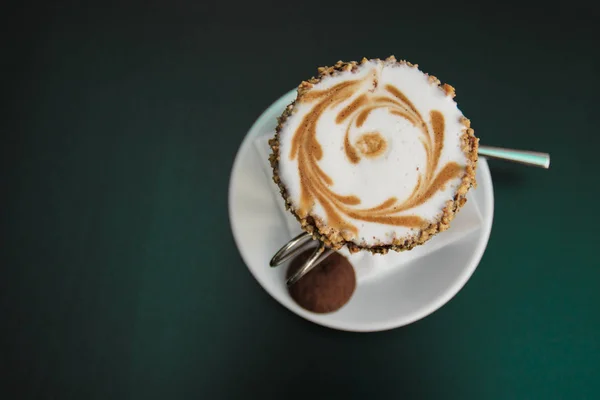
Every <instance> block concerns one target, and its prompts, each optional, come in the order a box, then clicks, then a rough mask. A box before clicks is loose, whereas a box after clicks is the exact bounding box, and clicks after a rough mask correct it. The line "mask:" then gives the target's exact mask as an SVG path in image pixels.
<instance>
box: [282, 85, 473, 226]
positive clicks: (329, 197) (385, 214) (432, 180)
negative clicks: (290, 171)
mask: <svg viewBox="0 0 600 400" xmlns="http://www.w3.org/2000/svg"><path fill="white" fill-rule="evenodd" d="M364 79H368V78H364ZM363 82H364V80H353V81H346V82H342V83H339V84H337V85H335V86H333V87H331V88H329V89H326V90H313V91H311V92H308V93H306V94H305V95H304V96H303V97H302V98H301V101H302V102H306V103H310V102H315V101H316V104H315V105H314V107H313V108H312V110H311V111H310V112H309V113H308V114H307V115H306V116H305V117H304V118H303V120H302V122H301V124H300V126H299V127H298V129H297V130H296V132H295V133H294V137H293V139H292V148H291V151H290V159H292V160H294V159H295V158H296V157H297V158H298V171H299V174H300V206H299V207H298V210H297V212H298V215H299V216H300V217H301V218H304V217H306V216H307V214H308V212H309V211H310V209H311V208H312V207H313V205H314V203H315V201H318V202H319V203H320V204H321V206H322V207H323V209H324V210H325V213H326V215H327V224H328V225H329V226H330V227H332V228H336V229H338V230H340V231H341V232H344V231H349V232H351V233H352V234H354V235H356V234H357V233H358V229H357V228H356V226H354V225H353V224H351V223H350V222H348V221H347V220H346V219H345V218H344V215H345V216H346V217H350V218H353V219H355V220H361V221H367V222H376V223H381V224H386V225H398V226H406V227H411V228H424V227H425V226H426V225H427V222H426V221H425V220H423V218H421V217H419V216H416V215H397V214H398V213H400V212H403V211H406V210H409V209H411V208H414V207H417V206H419V205H421V204H423V203H424V202H425V201H427V200H428V199H429V198H431V197H432V196H433V195H434V194H435V193H436V192H437V191H439V190H440V189H441V188H443V187H444V185H445V184H446V183H447V182H448V181H450V180H451V179H453V178H455V177H458V176H459V175H460V173H461V172H462V170H463V168H462V167H460V166H459V165H458V164H457V163H455V162H449V163H447V164H446V165H444V167H443V168H442V169H441V170H440V172H439V173H438V174H437V175H435V176H434V172H435V171H436V170H437V167H438V163H439V159H440V155H441V153H442V148H443V146H444V125H445V122H444V116H443V115H442V113H441V112H439V111H436V110H433V111H431V112H430V115H429V118H430V122H431V127H432V131H433V132H430V130H429V127H428V125H427V123H426V122H425V120H424V119H423V117H422V116H421V114H420V113H419V111H417V109H416V108H415V106H414V105H413V104H412V102H411V101H410V100H409V99H408V98H407V97H406V96H405V95H404V94H403V93H402V92H401V91H400V90H398V89H397V88H396V87H394V86H392V85H389V84H388V85H386V86H385V88H384V89H385V92H386V94H385V95H376V94H375V93H371V92H369V93H366V94H362V95H360V96H358V97H357V98H355V99H354V100H353V101H352V102H350V104H348V105H347V106H346V107H344V108H343V109H342V110H341V111H340V112H339V113H338V115H337V117H336V123H338V124H342V123H344V122H345V121H348V122H347V128H346V133H345V137H344V151H345V153H346V156H347V158H348V160H349V161H350V162H351V163H353V164H357V163H359V162H360V160H361V157H360V155H359V153H358V152H357V150H356V149H355V147H354V146H353V145H352V143H350V138H349V136H350V129H351V127H352V126H355V127H357V128H360V127H361V126H362V125H363V124H364V122H365V121H366V120H367V118H368V116H369V114H370V113H371V112H372V111H373V110H375V109H378V108H387V109H388V112H390V113H391V114H393V115H397V116H400V117H402V118H405V119H406V120H408V121H409V122H410V123H412V124H413V125H414V126H415V127H417V128H418V129H420V130H421V132H422V137H421V138H420V141H421V143H422V145H423V147H424V149H425V153H426V156H427V162H426V168H425V173H420V174H419V176H418V179H417V184H416V185H415V187H414V189H413V191H412V193H411V195H410V196H409V197H408V198H407V199H406V200H404V201H403V202H401V203H400V202H399V201H398V199H397V198H396V197H390V198H388V199H387V200H385V201H384V202H383V203H381V204H380V205H378V206H376V207H372V208H355V207H352V206H357V205H359V204H360V199H359V198H358V197H356V196H354V195H349V196H342V195H339V194H337V193H335V192H333V191H332V190H331V189H330V188H329V186H331V185H332V184H333V180H332V179H331V178H330V177H329V176H328V175H327V174H326V173H325V172H324V171H323V170H322V169H321V168H320V167H319V164H318V161H319V160H321V158H322V157H323V150H322V148H321V145H320V144H319V142H318V141H317V137H316V134H317V129H316V127H317V121H318V120H319V118H320V117H321V115H322V114H323V113H324V112H325V111H326V110H327V109H330V108H333V107H335V106H337V105H339V104H341V103H343V102H344V101H347V100H348V99H350V98H351V97H352V95H353V94H354V93H355V91H356V89H357V88H358V87H359V86H360V85H361V84H362V83H363Z"/></svg>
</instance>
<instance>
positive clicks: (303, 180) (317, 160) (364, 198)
mask: <svg viewBox="0 0 600 400" xmlns="http://www.w3.org/2000/svg"><path fill="white" fill-rule="evenodd" d="M321 74H322V77H319V78H316V79H315V78H313V79H312V80H311V81H309V82H303V83H302V84H301V85H300V87H299V89H298V97H297V99H296V100H295V101H294V103H292V104H291V105H290V106H288V108H287V109H286V111H285V112H284V114H283V115H282V117H281V118H280V124H279V126H278V128H277V134H276V136H275V138H274V141H273V142H272V144H271V146H272V148H273V152H274V153H273V155H272V157H271V162H272V165H273V167H274V179H275V182H277V183H278V185H279V186H280V188H281V190H282V194H283V195H284V198H285V199H286V202H287V204H288V206H289V207H290V209H291V211H292V212H293V213H294V214H295V215H296V217H297V218H298V219H299V220H300V221H301V223H302V224H303V227H305V229H306V230H308V231H309V232H316V235H317V237H323V238H324V240H328V241H329V242H328V243H331V244H330V246H332V247H334V248H339V246H341V245H342V244H344V243H346V244H348V246H349V248H350V249H351V251H352V249H353V248H354V249H355V250H356V246H358V247H361V248H368V249H370V250H372V251H375V250H373V249H375V248H378V247H379V248H381V246H388V247H386V248H382V250H381V252H385V251H387V248H394V249H408V248H412V247H414V245H416V244H420V243H423V242H424V241H426V240H427V239H428V237H429V236H431V235H433V234H435V233H437V232H439V231H441V230H444V229H447V227H448V223H449V221H450V220H451V219H452V218H453V216H454V213H455V211H456V210H457V209H459V208H460V206H462V204H464V202H465V201H466V200H465V198H464V197H465V194H466V192H467V190H468V189H469V187H471V186H472V183H473V182H474V171H475V169H474V167H475V165H476V161H477V160H476V147H477V142H476V140H477V139H476V138H475V137H474V135H473V131H472V129H470V128H469V125H468V120H466V119H465V118H464V117H463V116H462V113H461V112H460V110H458V108H457V106H456V103H455V102H454V101H453V99H452V97H453V94H454V93H453V88H452V87H450V86H447V85H444V86H440V83H439V81H437V79H435V78H433V77H429V76H427V75H426V74H423V73H422V72H421V71H419V70H418V69H417V68H416V67H415V66H412V65H410V64H408V63H403V62H397V61H396V60H395V59H387V60H385V61H381V60H371V61H369V60H363V62H362V63H361V64H360V65H358V64H357V63H338V64H337V65H336V67H332V68H330V69H327V70H325V71H324V72H323V71H321Z"/></svg>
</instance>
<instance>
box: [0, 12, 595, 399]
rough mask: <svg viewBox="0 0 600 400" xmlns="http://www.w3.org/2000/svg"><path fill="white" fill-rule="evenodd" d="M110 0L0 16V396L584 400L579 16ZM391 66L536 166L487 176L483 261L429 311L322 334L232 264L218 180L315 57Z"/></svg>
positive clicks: (589, 391) (589, 256) (589, 308)
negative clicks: (384, 327)
mask: <svg viewBox="0 0 600 400" xmlns="http://www.w3.org/2000/svg"><path fill="white" fill-rule="evenodd" d="M67 4H69V5H67ZM116 4H119V5H118V6H114V5H111V4H109V3H107V2H104V3H102V5H101V6H92V5H91V4H88V5H81V4H78V3H72V4H71V3H61V5H60V6H58V5H56V6H50V5H47V4H39V5H36V4H33V3H25V2H21V3H19V4H18V6H17V5H13V7H12V8H10V9H4V10H3V11H2V13H1V15H2V17H3V19H4V22H3V25H2V26H3V34H2V42H3V46H2V53H3V55H2V59H3V61H2V68H3V73H2V77H1V79H2V81H3V86H2V87H3V89H2V92H3V107H2V120H1V124H2V125H1V131H2V137H3V139H2V145H0V148H1V151H2V154H1V157H2V158H1V161H2V176H1V178H2V180H1V184H2V187H3V189H4V190H3V194H2V197H1V199H2V200H1V202H0V213H1V214H0V215H1V219H0V223H1V232H2V243H1V247H0V263H1V267H2V275H1V277H0V282H1V286H2V291H1V293H0V296H1V297H0V299H1V303H0V306H1V310H2V315H1V318H2V319H1V320H0V332H1V333H0V335H1V337H2V347H1V348H0V349H1V353H0V362H1V363H2V366H3V367H5V368H3V369H4V371H5V372H4V373H3V374H2V377H1V378H0V382H3V384H2V386H1V387H2V389H3V390H6V393H7V395H5V396H0V397H3V398H22V397H31V398H55V399H71V398H72V399H112V398H135V399H138V398H139V399H149V398H207V399H208V398H249V397H250V396H252V395H254V396H257V397H258V396H261V397H262V398H265V397H273V396H277V397H278V398H286V397H287V396H291V395H293V394H298V395H305V396H314V395H315V394H317V393H321V392H322V391H330V392H331V393H337V394H340V395H343V397H345V398H349V397H353V396H356V397H362V398H375V397H380V396H381V397H383V396H385V395H388V396H390V397H391V398H411V397H414V398H422V399H424V398H457V399H464V398H475V399H495V398H497V399H512V398H529V399H533V398H539V399H550V398H569V399H574V398H589V399H591V398H599V397H600V374H599V369H600V307H599V306H600V291H599V286H600V261H599V256H598V246H599V245H600V244H599V242H598V239H599V234H598V232H599V231H598V229H599V224H600V218H599V216H598V214H599V212H598V202H597V198H598V195H599V194H600V192H599V189H598V183H599V179H598V172H599V168H598V151H599V145H600V138H599V137H600V133H599V130H598V114H599V113H598V106H599V102H598V96H599V93H600V85H599V79H598V73H599V70H600V68H599V67H600V58H599V56H598V47H597V42H595V41H594V40H593V34H594V33H598V32H597V30H596V29H595V25H596V24H597V19H596V18H597V14H596V13H595V12H594V10H593V9H591V8H589V7H584V8H582V7H579V6H578V5H577V4H575V3H574V2H568V4H567V6H568V8H562V9H551V8H548V5H546V6H545V7H534V6H531V7H527V6H526V5H525V4H524V3H519V5H515V6H509V5H506V4H505V3H502V4H496V5H491V4H488V5H484V4H483V3H480V4H478V5H477V6H473V7H463V6H461V5H459V4H458V3H455V2H449V3H447V5H446V6H435V5H433V4H431V3H427V4H425V5H424V6H423V7H421V8H416V7H412V6H410V4H409V3H404V2H394V3H393V6H390V7H386V6H385V4H384V3H382V2H362V3H360V5H359V6H357V7H354V6H351V5H348V6H347V7H341V5H342V4H346V3H338V4H333V2H331V3H327V4H326V3H325V2H323V3H322V4H321V5H319V6H316V5H315V6H309V5H307V4H300V3H298V4H294V3H292V2H289V3H285V2H277V3H275V2H273V3H271V4H267V3H263V4H261V3H260V2H250V3H248V4H246V5H242V6H239V5H234V4H233V3H223V4H221V5H215V4H212V3H203V2H201V1H187V2H182V1H177V2H166V1H165V2H159V1H148V2H144V3H140V4H125V3H123V2H119V3H116ZM482 7H489V10H488V9H484V8H482ZM309 24H311V25H309ZM390 54H394V55H396V56H397V57H398V58H405V59H408V60H409V61H411V62H413V63H418V64H419V65H420V67H421V68H422V69H424V70H425V71H427V72H430V73H431V74H434V75H436V76H438V77H439V78H440V79H441V80H442V81H444V82H448V83H450V84H452V85H454V86H455V87H456V89H457V93H458V96H457V100H458V102H459V106H460V107H461V109H462V110H463V112H464V113H465V115H467V116H468V117H469V118H470V119H471V120H472V123H473V127H474V128H475V131H476V133H477V134H478V136H479V137H480V138H481V142H482V143H485V144H488V145H499V146H505V147H514V148H523V149H536V150H540V151H548V152H550V153H551V154H552V167H551V169H550V170H548V171H544V170H539V169H533V168H526V167H521V166H516V165H509V164H504V163H500V162H492V163H491V168H492V174H493V178H494V185H495V187H494V192H495V199H496V210H495V219H494V226H493V230H492V235H491V239H490V242H489V246H488V248H487V251H486V253H485V255H484V257H483V260H482V262H481V264H480V266H479V268H478V269H477V271H476V272H475V274H474V275H473V277H472V279H471V280H470V281H469V282H468V284H467V285H466V287H465V288H464V289H463V290H462V291H461V292H460V293H459V294H458V295H457V296H456V297H455V298H454V299H453V300H452V301H451V302H450V303H448V304H447V305H446V306H444V307H443V308H442V309H440V310H439V311H437V312H436V313H434V314H433V315H431V316H429V317H427V318H425V319H424V320H422V321H419V322H417V323H415V324H412V325H410V326H407V327H404V328H400V329H396V330H392V331H387V332H381V333H373V334H355V333H346V332H338V331H333V330H328V329H325V328H322V327H320V326H317V325H313V324H311V323H309V322H307V321H304V320H302V319H300V318H299V317H297V316H295V315H293V314H292V313H290V312H289V311H287V310H286V309H284V308H283V307H281V306H280V305H279V304H277V303H276V302H275V301H274V300H273V299H271V298H270V297H269V296H268V295H267V294H266V292H264V291H263V289H262V288H261V287H260V286H259V285H258V283H257V282H256V281H255V280H254V279H253V278H252V276H251V275H250V273H249V272H248V270H247V269H246V267H245V266H244V264H243V262H242V260H241V258H240V256H239V254H238V252H237V250H236V247H235V244H234V242H233V238H232V235H231V232H230V227H229V220H228V212H227V187H228V181H229V173H230V169H231V165H232V163H233V160H234V157H235V154H236V151H237V149H238V146H239V144H240V142H241V140H242V139H243V137H244V135H245V134H246V132H247V130H248V129H249V127H250V126H251V124H252V123H253V121H254V120H255V119H256V118H257V117H258V116H259V115H260V113H261V112H262V111H263V110H264V109H265V108H266V107H267V106H268V105H269V104H270V103H271V102H272V101H273V100H275V99H276V98H278V97H279V96H280V95H282V94H283V93H285V92H286V91H287V90H289V89H290V88H292V87H294V86H296V85H297V84H298V83H299V81H300V80H302V79H304V78H307V77H309V76H311V75H313V74H314V73H315V72H316V67H317V66H320V65H328V64H332V63H334V62H335V61H337V60H338V59H342V60H357V59H360V58H361V57H363V56H366V57H386V56H388V55H390ZM296 345H298V346H299V347H295V346H296ZM7 372H8V373H7ZM319 385H323V386H322V388H321V389H318V387H319ZM10 390H16V392H13V394H11V395H9V394H8V393H9V391H10ZM17 393H18V394H17Z"/></svg>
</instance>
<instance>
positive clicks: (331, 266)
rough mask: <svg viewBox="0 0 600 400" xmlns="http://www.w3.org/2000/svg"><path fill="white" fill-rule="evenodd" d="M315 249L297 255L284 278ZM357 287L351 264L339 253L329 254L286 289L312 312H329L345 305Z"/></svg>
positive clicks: (297, 267) (290, 274) (295, 269)
mask: <svg viewBox="0 0 600 400" xmlns="http://www.w3.org/2000/svg"><path fill="white" fill-rule="evenodd" d="M313 252H314V249H309V250H306V251H304V252H302V253H300V254H299V255H298V256H296V257H295V258H294V259H293V260H292V261H291V263H290V266H289V267H288V270H287V277H288V278H289V277H290V276H292V274H293V273H294V272H296V271H297V270H298V269H300V268H301V267H302V266H303V265H304V263H305V262H306V260H308V258H309V257H310V256H311V255H312V253H313ZM355 288H356V274H355V273H354V267H352V264H350V262H349V261H348V260H347V259H346V258H345V257H344V256H342V255H341V254H339V253H332V254H331V255H329V257H327V258H326V259H325V260H323V261H321V262H320V263H319V264H318V265H317V266H316V267H314V268H313V269H312V270H311V271H310V272H308V273H307V274H306V275H304V277H302V279H300V280H299V281H298V282H296V283H295V284H294V285H292V286H291V287H290V288H289V292H290V296H292V298H293V299H294V301H296V303H298V305H300V306H301V307H302V308H304V309H306V310H308V311H312V312H315V313H329V312H333V311H337V310H339V309H340V308H341V307H342V306H344V304H346V303H347V302H348V301H349V300H350V298H351V297H352V294H353V293H354V289H355Z"/></svg>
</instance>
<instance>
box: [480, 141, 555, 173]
mask: <svg viewBox="0 0 600 400" xmlns="http://www.w3.org/2000/svg"><path fill="white" fill-rule="evenodd" d="M477 154H479V155H480V156H484V157H489V158H497V159H499V160H506V161H513V162H517V163H521V164H525V165H531V166H534V167H541V168H545V169H548V168H549V167H550V154H548V153H538V152H536V151H525V150H514V149H503V148H501V147H492V146H479V151H478V152H477Z"/></svg>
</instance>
